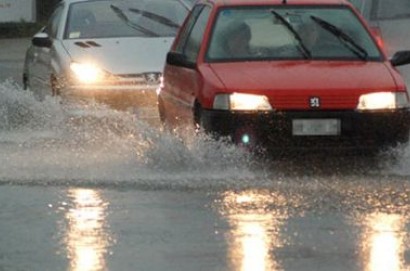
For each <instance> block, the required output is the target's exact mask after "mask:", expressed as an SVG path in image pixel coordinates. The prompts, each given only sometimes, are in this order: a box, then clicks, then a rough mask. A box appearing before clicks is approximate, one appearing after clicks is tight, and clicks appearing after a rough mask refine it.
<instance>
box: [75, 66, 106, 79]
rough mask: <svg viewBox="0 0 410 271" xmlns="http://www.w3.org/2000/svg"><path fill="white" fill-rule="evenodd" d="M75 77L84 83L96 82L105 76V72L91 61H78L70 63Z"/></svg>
mask: <svg viewBox="0 0 410 271" xmlns="http://www.w3.org/2000/svg"><path fill="white" fill-rule="evenodd" d="M70 68H71V71H72V72H73V74H74V75H75V78H76V79H77V80H79V81H80V82H82V83H95V82H97V81H100V80H101V79H103V78H104V76H105V73H104V71H103V70H101V69H100V68H98V67H97V66H95V65H93V64H90V63H76V62H73V63H71V65H70Z"/></svg>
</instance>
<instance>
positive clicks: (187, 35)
mask: <svg viewBox="0 0 410 271" xmlns="http://www.w3.org/2000/svg"><path fill="white" fill-rule="evenodd" d="M210 10H211V8H210V7H209V6H204V5H198V6H196V7H195V8H194V10H193V12H192V17H191V18H189V21H188V22H187V24H186V26H185V29H184V30H183V31H182V34H181V38H180V40H179V42H178V44H177V46H176V51H177V52H179V53H182V54H183V55H185V57H186V59H187V60H188V61H189V62H192V63H195V62H196V60H197V57H198V54H199V50H200V47H201V44H202V40H203V36H204V33H205V28H206V25H207V22H208V18H209V15H210Z"/></svg>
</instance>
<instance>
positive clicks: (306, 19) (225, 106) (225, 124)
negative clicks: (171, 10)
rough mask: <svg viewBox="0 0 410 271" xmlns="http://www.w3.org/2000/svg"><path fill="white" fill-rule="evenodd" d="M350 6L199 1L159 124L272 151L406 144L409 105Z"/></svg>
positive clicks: (167, 82)
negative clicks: (202, 131) (184, 128)
mask: <svg viewBox="0 0 410 271" xmlns="http://www.w3.org/2000/svg"><path fill="white" fill-rule="evenodd" d="M377 40H378V37H377V36H375V35H374V32H372V29H371V28H369V26H368V25H367V23H366V22H365V20H364V19H363V17H361V15H360V14H359V13H358V11H357V10H356V9H355V7H354V6H353V5H352V4H351V3H350V2H348V1H344V0H212V1H210V0H200V1H198V2H196V4H195V6H194V8H193V9H192V11H191V13H190V14H189V16H188V17H187V18H186V20H185V22H184V24H183V26H182V27H181V28H180V30H179V33H178V35H177V38H176V39H175V41H174V44H173V46H172V47H171V50H170V52H169V53H168V55H167V61H166V65H165V67H164V73H163V82H162V84H161V86H160V88H159V89H158V106H159V113H160V117H161V120H162V122H163V123H164V124H166V125H167V126H168V127H171V128H177V127H181V126H182V127H186V126H187V125H188V127H189V126H190V127H192V128H195V127H201V128H202V129H203V130H205V131H206V132H209V133H213V134H217V135H221V136H229V137H230V138H232V140H233V141H234V142H236V143H243V144H251V145H253V144H258V145H259V144H262V145H263V146H266V147H272V148H280V149H283V148H285V149H289V148H297V149H298V148H303V149H305V148H308V149H310V148H312V149H316V148H318V149H325V148H327V147H330V148H339V147H343V148H349V149H350V148H353V149H358V150H359V149H372V150H373V149H376V150H379V149H381V148H385V147H390V146H395V145H397V143H406V142H407V141H408V139H409V130H410V110H409V109H410V105H409V95H408V93H407V89H406V85H405V83H404V80H403V79H402V76H401V75H400V73H399V72H398V71H397V70H396V68H395V66H399V65H403V64H408V63H410V51H400V52H397V53H396V54H395V55H394V56H393V57H392V59H388V58H387V56H386V53H385V52H384V50H383V48H382V47H381V45H380V44H378V42H377Z"/></svg>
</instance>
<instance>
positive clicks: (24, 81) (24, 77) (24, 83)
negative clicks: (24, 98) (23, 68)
mask: <svg viewBox="0 0 410 271" xmlns="http://www.w3.org/2000/svg"><path fill="white" fill-rule="evenodd" d="M23 89H24V90H29V83H28V77H27V74H25V73H24V74H23Z"/></svg>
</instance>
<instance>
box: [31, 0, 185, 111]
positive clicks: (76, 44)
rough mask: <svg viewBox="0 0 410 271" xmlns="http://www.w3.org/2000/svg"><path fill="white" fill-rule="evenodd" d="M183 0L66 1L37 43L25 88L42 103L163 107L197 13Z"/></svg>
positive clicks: (33, 40) (32, 49) (43, 30)
mask: <svg viewBox="0 0 410 271" xmlns="http://www.w3.org/2000/svg"><path fill="white" fill-rule="evenodd" d="M190 5H191V4H190V3H189V2H187V3H185V2H184V1H183V0H181V1H179V0H169V1H161V0H152V1H144V0H142V1H112V0H111V1H109V0H103V1H92V0H89V1H87V0H64V1H61V2H60V3H59V4H58V5H57V7H56V9H55V11H54V13H53V14H52V16H51V17H50V19H49V22H48V23H47V25H46V26H45V27H44V28H43V29H42V30H41V31H40V32H39V33H37V34H36V35H35V36H34V37H33V39H32V45H31V46H30V48H28V50H27V53H26V58H25V65H24V73H23V83H24V86H25V87H26V88H28V89H30V90H32V91H33V92H34V94H35V95H36V96H37V97H38V98H39V99H44V98H45V96H46V95H61V97H63V98H65V99H66V100H73V101H76V102H77V101H88V100H97V101H103V102H105V103H107V104H110V105H112V106H114V107H116V108H127V107H129V106H132V107H139V106H145V105H147V106H149V105H154V106H155V104H156V93H155V90H156V88H157V86H158V84H159V79H160V76H161V72H162V68H163V64H164V61H165V55H166V52H167V51H168V50H169V47H170V46H171V44H172V41H173V39H174V36H175V34H176V31H177V29H178V27H179V26H180V24H181V23H182V22H183V20H184V18H185V16H186V14H187V12H188V11H189V9H190Z"/></svg>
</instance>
